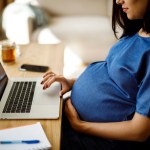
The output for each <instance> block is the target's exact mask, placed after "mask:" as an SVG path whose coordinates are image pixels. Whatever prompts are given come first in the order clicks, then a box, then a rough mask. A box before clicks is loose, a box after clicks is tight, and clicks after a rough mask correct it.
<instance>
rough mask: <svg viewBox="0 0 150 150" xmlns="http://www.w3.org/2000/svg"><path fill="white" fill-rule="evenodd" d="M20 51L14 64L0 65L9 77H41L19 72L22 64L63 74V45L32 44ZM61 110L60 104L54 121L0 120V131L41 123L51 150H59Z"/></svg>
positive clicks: (40, 74) (38, 74)
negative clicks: (34, 65) (37, 66)
mask: <svg viewBox="0 0 150 150" xmlns="http://www.w3.org/2000/svg"><path fill="white" fill-rule="evenodd" d="M20 51H21V55H20V56H19V57H18V58H17V60H16V62H15V63H2V64H3V66H4V69H5V70H6V72H7V75H8V76H9V77H41V76H42V75H43V73H35V72H27V71H26V72H23V71H19V70H18V68H19V66H20V65H21V64H24V63H30V64H36V65H48V66H49V67H50V69H51V70H52V71H53V72H55V73H57V74H63V62H64V61H63V58H64V57H63V56H64V45H63V44H55V45H45V44H43V45H38V44H35V43H32V44H29V45H22V46H20ZM61 110H62V102H61V109H60V117H59V119H56V120H0V129H4V128H10V127H16V126H20V125H28V124H32V123H35V122H41V124H42V127H43V129H44V131H45V133H46V135H47V137H48V139H49V141H50V143H51V144H52V150H59V149H60V135H61Z"/></svg>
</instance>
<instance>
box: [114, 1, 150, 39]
mask: <svg viewBox="0 0 150 150" xmlns="http://www.w3.org/2000/svg"><path fill="white" fill-rule="evenodd" d="M112 13H113V14H112V29H113V31H114V35H115V36H116V38H117V26H120V27H121V28H122V30H123V33H122V35H121V37H124V36H131V35H133V34H135V33H137V32H138V31H139V30H140V29H141V28H143V30H144V31H145V32H147V33H150V0H149V4H148V7H147V10H146V12H145V15H144V17H143V19H137V20H129V19H128V18H127V15H126V14H125V13H124V12H123V10H122V6H121V5H118V4H116V0H113V12H112ZM121 37H120V38H121Z"/></svg>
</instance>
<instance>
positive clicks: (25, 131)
mask: <svg viewBox="0 0 150 150" xmlns="http://www.w3.org/2000/svg"><path fill="white" fill-rule="evenodd" d="M35 139H36V140H40V143H37V144H22V143H21V144H0V150H43V149H44V150H47V149H50V148H51V144H50V142H49V141H48V139H47V137H46V135H45V132H44V130H43V128H42V126H41V124H40V122H38V123H35V124H32V125H26V126H21V127H16V128H10V129H4V130H0V141H4V140H7V141H8V140H9V141H13V140H35Z"/></svg>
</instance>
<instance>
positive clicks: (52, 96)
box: [33, 82, 61, 105]
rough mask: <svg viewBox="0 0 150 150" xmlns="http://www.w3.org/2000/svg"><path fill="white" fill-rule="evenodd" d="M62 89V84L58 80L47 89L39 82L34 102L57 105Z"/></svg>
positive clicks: (36, 103)
mask: <svg viewBox="0 0 150 150" xmlns="http://www.w3.org/2000/svg"><path fill="white" fill-rule="evenodd" d="M60 90H61V85H60V83H58V82H55V83H53V84H52V85H51V86H50V87H49V88H47V89H46V90H43V87H42V86H41V85H39V84H37V86H36V91H35V93H34V94H35V96H34V98H33V103H34V104H35V105H49V104H50V105H57V104H58V103H59V101H60V97H59V91H60Z"/></svg>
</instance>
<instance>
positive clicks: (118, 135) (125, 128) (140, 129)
mask: <svg viewBox="0 0 150 150" xmlns="http://www.w3.org/2000/svg"><path fill="white" fill-rule="evenodd" d="M65 113H66V115H67V118H68V120H69V122H70V124H71V126H72V127H73V128H74V129H75V130H76V131H78V132H82V133H85V134H89V135H94V136H98V137H103V138H109V139H114V140H130V141H145V140H146V139H147V138H148V136H149V135H150V119H149V118H148V117H144V116H143V115H140V114H138V113H135V115H134V117H133V119H132V120H130V121H123V122H112V123H92V122H85V121H81V120H80V119H79V117H78V114H77V112H76V110H75V108H74V107H73V105H72V104H71V101H70V100H68V101H67V102H66V106H65Z"/></svg>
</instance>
